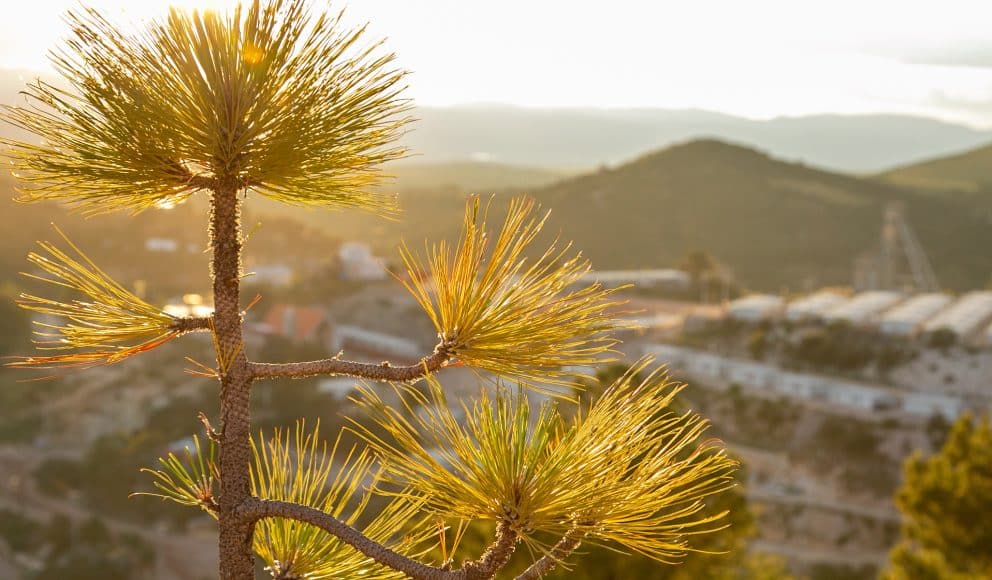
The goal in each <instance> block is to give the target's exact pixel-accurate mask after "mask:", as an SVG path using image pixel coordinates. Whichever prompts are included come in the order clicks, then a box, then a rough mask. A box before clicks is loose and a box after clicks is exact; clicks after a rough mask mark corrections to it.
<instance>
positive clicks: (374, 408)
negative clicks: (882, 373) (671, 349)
mask: <svg viewBox="0 0 992 580" xmlns="http://www.w3.org/2000/svg"><path fill="white" fill-rule="evenodd" d="M306 4H307V3H306V2H305V0H266V1H262V0H255V1H254V2H250V3H248V4H247V5H246V6H244V7H239V8H236V9H234V10H232V11H231V12H229V13H226V14H220V13H215V12H198V11H192V12H186V11H182V10H179V9H173V10H172V11H171V12H170V13H169V14H168V16H167V17H166V18H164V19H162V20H159V21H156V22H153V23H152V24H150V25H149V27H148V28H147V29H146V30H144V31H143V32H141V33H139V34H133V35H130V34H125V33H123V32H121V31H120V30H119V29H118V28H116V27H115V26H114V25H112V24H111V23H109V22H108V21H107V20H105V19H104V18H103V17H102V16H101V15H100V14H98V13H97V12H95V11H92V10H81V11H78V12H75V13H71V14H70V16H69V18H68V21H69V23H70V25H71V27H72V36H71V38H70V39H69V40H68V42H67V45H66V48H65V50H64V51H62V52H58V53H55V55H54V57H53V64H54V66H55V68H56V69H57V71H58V72H59V73H60V74H61V75H62V76H63V77H64V79H65V80H66V81H67V83H68V86H69V87H70V90H66V91H64V90H62V89H60V88H57V87H55V86H52V85H48V84H46V83H44V82H35V83H34V84H32V85H30V86H29V88H28V89H27V91H26V96H27V98H28V100H29V105H28V106H25V107H8V108H6V109H5V112H4V117H5V118H6V120H8V121H9V122H11V123H13V124H14V125H16V126H17V127H19V128H21V129H23V130H26V131H28V132H29V133H32V134H34V135H35V136H37V137H39V138H40V139H38V140H37V141H36V142H30V143H29V142H16V141H15V142H7V145H8V155H9V157H10V159H11V161H12V162H13V165H14V170H15V172H16V174H17V176H18V177H19V178H20V180H21V189H20V191H21V193H22V195H23V198H24V199H25V200H26V201H38V200H60V201H64V202H67V203H68V204H70V205H71V206H73V207H75V208H76V209H78V210H81V211H83V212H85V213H87V214H101V213H105V212H111V211H115V210H125V211H130V212H141V211H146V210H154V209H155V208H168V207H172V206H174V205H175V204H177V203H180V202H183V201H185V200H186V199H187V198H189V197H191V196H193V195H198V194H202V195H205V196H206V198H207V199H208V201H209V207H210V216H209V223H208V224H207V230H208V232H209V240H210V245H209V247H210V250H211V252H212V257H211V271H210V274H211V277H212V281H213V306H214V310H213V313H212V315H210V316H207V317H185V318H180V317H175V316H172V315H170V314H167V313H165V312H162V311H160V310H159V309H158V308H157V307H155V306H154V305H152V304H149V303H147V302H144V301H143V300H141V299H139V298H138V297H137V296H135V295H133V294H132V293H130V292H129V291H127V290H126V289H125V288H124V286H122V285H121V284H119V283H117V282H115V281H114V280H113V279H112V278H110V276H108V275H107V273H106V272H105V271H104V270H102V269H100V268H99V267H98V266H97V265H96V264H95V263H93V261H91V260H90V259H89V258H87V257H86V255H85V254H84V253H83V252H82V251H81V250H80V249H79V248H78V247H76V246H75V245H73V244H72V243H71V242H70V241H69V240H68V238H66V237H65V236H62V243H61V244H58V245H57V244H52V243H47V242H46V243H42V244H41V247H40V249H39V251H38V252H36V253H32V254H30V255H29V260H30V261H31V262H32V264H33V265H34V266H35V269H36V270H35V271H36V272H38V274H37V275H32V277H34V278H37V279H39V280H41V281H43V282H48V283H50V284H51V285H54V286H56V287H57V289H58V291H59V294H58V296H59V297H58V298H56V299H48V298H43V297H40V296H35V295H30V294H28V295H23V296H22V297H21V298H20V304H21V306H23V307H24V308H26V309H28V310H31V311H34V312H38V313H43V314H45V315H48V316H51V317H54V318H56V319H58V320H60V322H54V323H52V324H51V325H49V326H45V327H43V328H42V331H41V333H40V338H39V347H40V348H42V349H43V352H42V353H40V354H39V355H38V356H33V357H26V358H24V359H21V360H18V361H16V362H15V363H13V364H14V366H19V367H38V368H44V369H58V370H65V369H83V368H87V367H93V366H98V365H109V364H114V363H118V362H120V361H122V360H125V359H128V358H130V357H133V356H138V355H140V354H141V353H143V352H146V351H149V350H151V349H154V348H156V347H158V346H160V345H162V344H164V343H166V342H169V341H172V340H174V339H177V338H178V337H180V336H182V335H185V334H188V333H194V332H205V333H210V334H211V335H212V337H213V340H214V345H215V354H216V363H215V364H213V365H207V364H204V363H202V362H200V363H197V366H196V368H194V369H192V370H193V371H194V374H197V375H199V376H201V377H207V378H210V379H213V380H215V381H216V383H217V384H218V386H219V389H218V391H219V399H220V412H219V417H217V418H215V420H214V421H213V422H211V421H210V420H209V418H208V417H207V416H206V415H202V416H201V421H202V423H203V426H204V428H205V431H206V434H207V437H208V439H207V440H206V441H201V440H200V439H199V438H196V439H195V440H194V441H195V442H194V444H193V449H190V450H187V452H186V453H185V454H181V455H180V456H175V455H170V456H168V457H166V458H164V459H163V460H162V465H161V466H160V468H159V469H156V470H151V475H152V477H153V478H154V480H155V483H156V485H157V487H158V492H159V496H160V497H163V498H165V499H171V500H174V501H176V502H178V503H180V504H184V505H188V506H192V507H195V508H200V509H203V510H205V511H206V512H208V513H209V514H210V515H212V516H213V517H215V518H216V519H217V522H218V531H219V534H218V535H219V541H218V548H219V555H220V567H219V572H220V576H221V577H223V578H237V579H248V578H252V577H253V573H254V565H255V559H254V556H253V554H257V555H258V556H259V557H260V558H261V560H262V561H264V563H265V565H266V567H267V569H268V570H269V571H270V572H271V574H272V575H273V577H276V578H283V579H289V578H304V577H306V578H321V577H329V578H350V577H361V578H396V577H400V576H404V575H405V576H409V577H413V578H423V579H476V578H491V577H494V576H495V575H496V574H497V573H498V572H499V571H500V570H501V569H502V568H503V567H504V566H505V565H506V563H507V561H508V560H509V558H510V556H511V555H512V553H513V552H514V549H515V548H516V547H517V546H518V545H520V544H523V545H525V546H526V547H527V548H528V553H529V554H530V555H532V560H531V562H530V564H529V567H528V568H527V569H526V570H525V571H524V572H522V573H521V574H520V576H518V577H519V578H537V577H540V576H542V575H544V574H546V573H547V572H549V571H550V570H552V569H553V568H555V566H556V565H558V564H559V563H561V562H562V561H563V560H564V559H566V558H567V557H569V556H570V555H571V554H572V553H573V552H574V551H575V550H576V548H577V547H579V546H580V545H581V544H582V543H583V542H587V541H590V542H595V543H601V544H607V545H612V546H614V547H616V548H618V549H622V550H627V551H630V552H636V553H639V554H643V555H645V556H648V557H651V558H653V559H655V560H656V561H659V562H671V561H674V560H677V559H678V558H680V557H682V556H683V555H684V554H686V553H687V551H690V550H692V549H693V544H691V543H690V541H689V540H690V538H695V537H696V536H695V534H702V533H706V532H708V531H711V530H714V529H718V528H720V527H721V517H722V516H723V514H722V513H716V514H710V513H707V512H705V511H704V508H705V500H706V499H707V498H709V497H711V496H714V495H715V494H718V493H719V492H722V491H724V490H726V489H728V488H729V487H731V486H732V485H733V472H734V470H735V467H736V462H735V461H733V460H732V459H730V458H729V457H728V456H727V455H726V453H725V451H724V450H723V449H722V448H720V447H719V446H717V445H716V444H714V443H712V442H708V441H705V440H703V439H702V438H701V436H702V435H703V433H704V431H705V429H706V422H705V421H704V420H702V419H701V418H700V417H699V416H697V415H695V414H693V413H691V412H685V413H678V414H676V413H674V412H671V410H667V411H666V409H667V407H668V405H669V404H670V403H671V401H672V398H673V397H674V395H675V392H676V391H677V388H676V387H674V386H673V385H671V384H669V382H668V380H667V379H666V378H665V377H664V375H662V374H660V373H659V372H650V371H649V370H648V369H647V367H648V365H649V364H650V363H649V362H648V361H643V362H641V363H640V364H639V365H638V366H637V368H636V369H635V370H636V371H637V372H641V371H644V378H643V379H637V378H636V375H637V372H631V373H626V374H624V375H622V376H621V377H619V378H618V379H617V380H616V381H615V382H613V383H612V384H611V386H610V387H609V388H608V389H607V390H606V392H605V393H604V394H603V395H602V396H601V397H600V398H599V399H598V401H597V403H596V404H595V405H594V406H593V407H592V408H591V409H590V410H589V411H588V412H587V413H584V414H582V415H581V416H577V417H575V418H566V417H565V416H564V415H563V414H562V413H560V412H559V411H558V405H557V404H554V403H545V404H543V405H540V406H538V407H535V406H534V405H532V404H531V403H530V399H529V397H528V396H527V393H528V391H527V389H531V390H542V389H543V390H547V389H551V388H553V387H554V386H555V385H563V386H564V385H568V384H570V383H571V381H572V380H573V379H572V376H571V374H570V372H569V371H567V370H566V369H573V368H583V367H586V366H589V365H593V364H598V363H600V362H601V361H602V360H603V359H604V357H605V358H608V355H609V353H610V352H612V351H611V347H613V346H614V345H615V344H616V341H615V339H613V338H612V335H611V329H612V326H613V322H614V321H613V320H612V319H611V318H610V315H609V314H608V313H609V312H611V311H613V308H612V307H614V306H616V302H615V301H614V300H613V298H612V297H611V291H610V290H606V289H603V288H601V287H600V286H598V285H596V284H593V285H590V286H586V287H582V288H580V289H577V290H570V288H572V285H573V284H576V283H578V282H579V281H580V280H581V278H582V276H583V275H584V274H585V273H586V272H588V271H589V265H588V263H587V262H586V261H585V260H583V259H582V258H580V257H579V256H578V255H574V254H571V253H570V250H569V249H568V247H567V246H557V245H552V246H551V247H550V248H547V249H546V250H544V251H543V253H541V252H537V253H536V256H537V259H536V260H535V259H533V257H534V256H535V253H534V252H532V251H531V250H530V246H531V245H532V243H533V242H534V241H535V239H536V238H537V236H538V233H539V232H540V230H541V227H542V225H543V224H544V223H545V217H542V216H540V215H539V214H538V213H537V208H536V207H535V205H534V204H533V203H532V202H531V201H528V200H526V199H524V198H517V199H514V200H512V201H511V202H510V203H509V208H508V210H507V212H506V218H505V220H504V222H503V225H502V227H501V228H500V229H499V230H498V231H494V232H490V231H489V230H488V228H487V224H486V219H485V218H486V210H485V208H484V206H483V205H482V204H481V203H480V201H479V200H478V199H470V200H469V201H468V202H467V205H466V209H465V218H464V223H463V230H462V235H461V238H460V239H459V240H458V242H457V243H455V244H453V245H449V244H445V243H441V244H438V245H434V246H429V247H428V248H427V249H426V256H422V255H418V254H415V253H413V252H411V251H409V250H408V249H406V248H404V249H403V250H402V253H401V255H402V259H403V262H404V264H405V266H406V269H407V273H406V275H405V276H403V277H402V278H401V280H402V281H403V284H404V285H405V286H406V289H407V290H409V291H410V292H411V294H412V295H413V297H414V298H415V299H416V300H417V301H418V302H419V303H420V305H421V306H422V307H423V309H424V310H425V312H426V314H427V316H429V318H430V319H431V321H432V322H433V323H434V325H435V327H436V329H437V333H438V343H437V346H436V347H435V349H434V351H433V352H432V353H428V354H425V356H424V357H423V358H422V359H420V361H419V362H417V363H416V364H412V365H409V366H393V365H391V364H389V363H386V362H384V363H381V364H369V363H361V362H353V361H348V360H345V359H343V358H342V357H340V356H336V357H332V358H328V359H321V360H311V361H306V362H275V363H268V362H259V361H256V360H253V359H252V358H250V354H251V345H248V344H246V343H245V340H244V334H243V323H244V317H245V310H246V308H247V306H246V304H245V303H244V302H243V301H242V299H241V296H240V287H241V279H242V278H243V277H244V275H245V272H244V271H243V270H242V267H241V265H242V259H243V254H244V250H245V243H246V239H245V236H244V233H243V232H242V229H241V217H240V216H241V210H242V206H243V204H244V203H246V200H248V199H252V198H254V197H255V196H263V197H268V198H271V199H274V200H276V201H280V202H284V203H288V204H293V205H301V206H318V207H332V208H338V209H341V208H349V209H351V208H356V209H363V210H368V211H373V212H377V213H382V214H389V213H391V212H393V210H394V209H395V206H394V201H395V200H393V199H392V198H391V197H389V196H382V195H379V194H377V193H375V192H376V191H377V189H376V185H377V184H378V182H379V173H378V167H379V165H380V164H381V163H383V162H385V161H389V160H393V159H397V158H399V157H402V156H403V155H404V153H405V152H404V150H403V149H402V148H400V147H398V146H396V145H395V144H394V143H395V140H396V138H397V137H398V136H399V135H400V134H401V133H402V132H403V130H404V128H405V126H406V122H407V117H405V116H404V115H405V111H406V110H407V107H408V103H407V101H405V100H403V99H402V98H401V92H402V86H401V83H402V81H403V73H402V72H401V71H398V70H396V69H395V68H393V64H392V63H393V56H392V55H391V54H384V53H381V50H380V44H379V43H366V42H365V40H364V35H363V29H348V28H347V27H345V26H344V24H343V22H342V20H341V17H340V15H338V16H328V15H319V16H312V15H311V14H310V12H309V10H308V9H307V8H306ZM525 256H527V257H525ZM66 291H75V292H76V293H77V298H75V299H70V298H65V297H64V294H63V293H64V292H66ZM452 365H466V366H469V367H473V368H475V369H478V370H480V371H485V372H486V373H489V374H491V375H494V376H497V377H500V378H501V379H502V380H503V381H509V382H515V383H517V384H518V385H520V386H519V387H518V388H516V389H509V388H507V387H502V386H498V387H496V388H495V390H494V392H493V393H491V394H487V395H485V396H484V397H483V398H481V399H480V400H478V401H476V402H474V403H465V404H464V405H463V406H462V407H456V405H455V403H454V402H449V401H448V400H447V399H446V395H445V393H444V391H443V389H442V388H441V387H440V385H439V383H438V382H437V380H436V379H435V377H434V373H438V372H443V369H445V368H446V367H449V366H452ZM318 375H345V376H350V377H355V378H356V379H364V380H365V381H366V386H365V387H364V388H363V389H362V394H361V395H360V396H359V398H358V404H359V406H360V409H362V411H363V413H364V414H365V415H367V416H368V417H369V418H370V419H371V420H372V422H373V423H372V424H371V425H368V424H365V423H362V422H360V421H357V420H356V421H355V422H354V425H353V426H352V430H353V431H354V432H355V433H357V434H358V435H359V436H360V437H361V438H362V439H363V440H364V446H363V447H359V448H354V449H351V450H348V449H343V448H340V449H339V447H341V445H339V443H340V441H341V439H340V438H338V439H337V441H338V443H333V444H332V445H330V446H328V445H327V444H326V443H325V442H324V441H322V440H321V439H320V435H319V431H318V430H317V429H316V427H313V428H309V429H308V428H307V427H306V426H304V425H302V424H297V427H296V429H295V430H277V431H276V432H275V434H274V435H273V436H271V437H268V438H264V437H261V436H259V437H257V438H252V437H251V435H250V434H251V419H250V415H249V410H250V407H249V400H250V395H251V390H252V386H253V384H255V383H257V382H259V381H267V380H270V379H274V378H279V377H291V378H298V377H308V376H318ZM418 381H421V382H420V384H419V385H418V386H417V388H411V386H410V385H411V384H412V383H414V382H418ZM371 385H378V386H371ZM93 469H97V467H95V466H94V467H93ZM473 521H487V522H491V523H492V524H493V525H494V537H493V538H492V543H491V545H490V546H489V547H488V548H487V549H486V550H485V551H484V552H483V553H481V554H470V555H465V554H463V553H461V552H458V551H456V547H457V543H458V542H457V538H458V530H460V529H463V527H464V524H465V523H466V522H473ZM449 540H451V541H450V545H449ZM438 544H440V545H441V546H442V547H443V548H444V549H443V550H442V551H443V553H444V554H445V557H444V558H442V561H435V560H431V559H430V558H429V557H428V556H427V554H428V553H429V552H430V551H431V549H432V547H434V546H435V545H438ZM466 556H467V557H466ZM456 558H460V561H459V562H457V563H456V562H455V560H456ZM206 572H207V571H204V573H206Z"/></svg>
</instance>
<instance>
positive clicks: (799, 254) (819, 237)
mask: <svg viewBox="0 0 992 580" xmlns="http://www.w3.org/2000/svg"><path fill="white" fill-rule="evenodd" d="M467 193H468V191H466V190H465V189H457V188H433V189H423V190H413V191H407V192H404V193H403V194H402V195H401V196H400V200H401V204H402V205H403V208H404V215H403V217H402V218H401V222H400V223H399V224H395V226H394V225H393V224H388V223H387V222H383V221H382V220H380V219H377V218H373V217H369V216H364V215H360V214H355V213H348V214H341V213H330V212H311V213H306V214H302V216H303V219H306V220H309V221H310V222H311V223H315V224H320V227H321V228H323V229H324V230H325V231H326V232H328V233H332V234H333V235H335V236H337V237H340V238H345V239H366V240H369V241H371V242H372V243H373V245H375V246H376V247H377V249H378V250H379V251H380V252H382V253H383V254H384V255H386V256H387V257H389V256H393V255H395V254H394V252H393V247H394V246H395V244H397V243H398V242H399V240H400V238H403V239H405V240H407V242H408V243H410V244H411V245H412V246H414V247H419V246H421V244H422V243H423V240H424V239H427V238H430V239H437V238H438V237H439V236H448V237H451V236H453V235H454V233H455V232H454V230H453V229H451V227H450V224H451V223H452V222H453V220H454V219H455V218H456V217H457V215H458V212H459V208H460V207H461V200H462V199H463V198H464V196H465V195H466V194H467ZM532 193H533V195H534V196H535V197H536V198H537V199H538V200H539V201H540V202H541V203H542V204H543V205H544V206H545V207H547V208H549V209H551V210H552V214H551V224H550V227H549V228H548V230H549V231H550V232H553V233H555V234H558V233H560V235H561V237H562V238H563V239H566V240H574V241H575V243H576V244H577V246H578V247H581V248H583V251H584V252H585V254H586V255H588V256H589V257H590V258H591V259H592V261H593V264H594V265H595V267H597V268H600V269H613V268H659V267H671V266H673V265H675V264H676V263H677V262H678V261H679V259H680V258H681V257H682V256H683V255H684V254H685V253H686V252H687V251H688V250H690V249H704V250H707V251H709V252H710V253H712V254H713V255H715V256H716V257H717V258H718V259H720V260H721V261H722V262H724V263H726V264H727V265H729V266H730V267H731V268H733V270H734V271H735V272H736V274H737V276H738V277H739V279H740V280H741V281H742V283H744V284H745V285H746V286H748V287H750V288H753V289H761V290H770V291H778V290H781V289H783V288H788V289H792V290H801V289H804V288H806V287H807V286H814V285H825V284H847V283H849V282H850V280H851V269H852V263H853V261H854V259H855V258H856V257H857V256H858V255H859V254H860V253H862V252H864V251H866V250H868V249H869V248H871V247H872V246H873V245H874V244H876V243H877V240H878V238H879V236H880V230H881V225H882V213H883V209H884V206H885V204H886V203H887V202H889V201H893V200H901V201H903V202H904V203H905V204H906V214H907V217H908V219H909V222H910V224H911V225H912V227H913V228H914V230H915V231H916V233H917V235H918V236H919V238H920V240H921V242H922V244H923V246H924V247H925V249H926V251H927V253H928V255H929V257H930V259H931V261H932V262H933V265H934V268H935V270H936V272H937V275H938V277H939V279H940V281H941V283H942V284H943V285H944V286H946V287H947V288H950V289H956V290H964V289H969V288H974V287H980V286H984V285H985V283H986V282H987V281H988V279H989V274H990V273H992V254H989V253H988V252H980V251H976V249H977V248H982V247H989V246H990V245H992V224H990V215H992V214H990V211H989V210H990V209H992V207H985V206H982V207H980V208H977V209H979V210H980V211H976V205H975V203H973V200H972V201H969V202H968V203H962V200H960V199H957V198H955V197H946V196H933V195H929V194H924V193H921V192H916V191H913V190H910V189H905V188H899V187H896V186H893V185H891V184H888V183H884V182H881V181H878V180H874V179H867V178H858V177H852V176H847V175H842V174H837V173H831V172H827V171H822V170H817V169H813V168H810V167H807V166H805V165H803V164H799V163H789V162H783V161H780V160H776V159H774V158H772V157H770V156H768V155H766V154H764V153H761V152H759V151H756V150H754V149H750V148H747V147H743V146H738V145H731V144H727V143H723V142H720V141H715V140H699V141H692V142H689V143H685V144H682V145H677V146H674V147H670V148H667V149H663V150H660V151H657V152H654V153H651V154H648V155H645V156H643V157H641V158H640V159H637V160H636V161H633V162H631V163H628V164H626V165H622V166H620V167H617V168H616V169H602V170H599V171H596V172H593V173H589V174H586V175H582V176H579V177H574V178H571V179H566V180H564V181H561V182H559V183H557V184H555V185H552V186H549V187H547V188H544V189H540V190H537V191H534V192H532ZM294 211H295V210H294ZM294 215H300V214H294Z"/></svg>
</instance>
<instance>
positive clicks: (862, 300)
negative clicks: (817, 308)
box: [823, 290, 903, 325]
mask: <svg viewBox="0 0 992 580" xmlns="http://www.w3.org/2000/svg"><path fill="white" fill-rule="evenodd" d="M902 299H903V296H902V294H900V293H899V292H889V291H885V290H872V291H869V292H862V293H860V294H858V295H856V296H855V297H853V298H851V299H850V300H847V301H846V302H843V303H841V304H838V305H837V306H835V307H833V308H831V309H829V310H827V311H826V312H824V313H823V319H824V320H826V321H828V322H849V323H851V324H857V325H869V324H874V323H875V322H877V320H878V318H879V317H880V316H881V315H882V313H884V312H885V311H887V310H888V309H890V308H892V307H893V306H895V305H896V304H899V303H900V302H902Z"/></svg>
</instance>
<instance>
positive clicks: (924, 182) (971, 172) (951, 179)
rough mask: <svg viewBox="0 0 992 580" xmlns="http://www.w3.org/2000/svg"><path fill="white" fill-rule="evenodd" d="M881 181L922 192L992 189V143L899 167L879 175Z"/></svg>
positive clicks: (967, 191)
mask: <svg viewBox="0 0 992 580" xmlns="http://www.w3.org/2000/svg"><path fill="white" fill-rule="evenodd" d="M879 178H881V179H883V180H885V181H888V182H890V183H894V184H896V185H903V186H908V187H915V188H919V189H931V190H942V191H958V192H966V193H974V192H978V191H981V190H983V189H992V144H988V145H984V146H982V147H979V148H977V149H971V150H969V151H965V152H963V153H957V154H954V155H948V156H946V157H939V158H937V159H931V160H928V161H922V162H919V163H914V164H911V165H904V166H901V167H896V168H895V169H890V170H889V171H886V172H884V173H881V174H879Z"/></svg>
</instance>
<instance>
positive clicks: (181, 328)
mask: <svg viewBox="0 0 992 580" xmlns="http://www.w3.org/2000/svg"><path fill="white" fill-rule="evenodd" d="M170 330H175V331H176V332H178V333H179V334H187V333H190V332H202V331H206V330H210V318H209V317H205V316H184V317H182V318H177V319H176V321H175V322H174V323H173V324H172V327H171V328H170Z"/></svg>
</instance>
